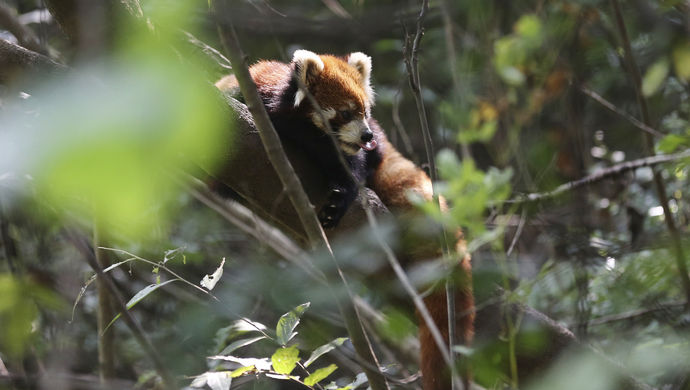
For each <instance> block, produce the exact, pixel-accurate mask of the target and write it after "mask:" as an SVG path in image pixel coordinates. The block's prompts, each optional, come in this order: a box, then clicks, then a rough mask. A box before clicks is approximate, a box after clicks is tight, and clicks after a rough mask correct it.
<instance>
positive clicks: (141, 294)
mask: <svg viewBox="0 0 690 390" xmlns="http://www.w3.org/2000/svg"><path fill="white" fill-rule="evenodd" d="M177 280H180V279H170V280H168V281H165V282H163V283H158V284H150V285H148V286H146V287H144V288H143V289H142V290H141V291H139V292H138V293H136V295H134V296H133V297H132V299H130V300H129V302H127V310H129V309H131V308H132V307H134V305H136V304H137V303H139V302H140V301H141V300H142V299H144V298H146V296H147V295H149V294H151V293H152V292H154V291H156V290H158V289H159V288H161V287H163V286H165V285H166V284H168V283H172V282H175V281H177ZM120 315H121V313H118V314H117V315H116V316H115V318H113V320H112V321H110V323H109V324H108V326H107V327H106V328H105V330H104V331H103V333H105V331H106V330H108V328H110V325H112V324H113V323H114V322H115V321H116V320H117V319H118V318H120Z"/></svg>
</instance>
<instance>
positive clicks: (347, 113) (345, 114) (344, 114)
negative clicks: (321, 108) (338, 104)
mask: <svg viewBox="0 0 690 390" xmlns="http://www.w3.org/2000/svg"><path fill="white" fill-rule="evenodd" d="M340 117H341V118H342V119H343V120H344V121H349V120H350V119H351V118H352V113H351V112H350V111H340Z"/></svg>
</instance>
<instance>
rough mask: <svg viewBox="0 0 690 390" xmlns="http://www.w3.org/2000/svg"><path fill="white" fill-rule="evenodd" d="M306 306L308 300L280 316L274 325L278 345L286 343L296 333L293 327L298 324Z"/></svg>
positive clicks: (307, 305) (307, 306)
mask: <svg viewBox="0 0 690 390" xmlns="http://www.w3.org/2000/svg"><path fill="white" fill-rule="evenodd" d="M307 308H309V302H307V303H303V304H301V305H299V306H297V307H296V308H294V309H292V310H291V311H290V312H288V313H285V314H283V316H282V317H280V320H278V325H277V326H276V334H277V337H278V342H279V343H280V345H287V343H288V341H290V340H291V339H292V338H293V337H295V335H297V333H296V332H294V330H295V327H296V326H297V324H299V319H300V317H301V316H302V314H304V312H305V311H306V310H307Z"/></svg>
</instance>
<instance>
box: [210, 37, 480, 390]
mask: <svg viewBox="0 0 690 390" xmlns="http://www.w3.org/2000/svg"><path fill="white" fill-rule="evenodd" d="M249 71H250V74H251V76H252V79H253V80H254V82H255V83H256V85H257V89H258V91H259V95H260V96H261V99H262V101H263V103H264V105H265V107H266V110H267V111H268V114H269V117H270V118H271V122H272V123H273V125H274V127H275V129H276V131H277V132H278V134H279V135H280V137H281V140H282V141H283V142H291V143H294V144H295V145H297V146H298V147H300V148H301V149H302V150H303V151H304V152H305V154H306V155H307V156H309V158H311V159H312V160H313V162H314V164H315V165H316V166H317V167H320V169H322V171H323V173H324V176H325V177H327V178H328V180H329V188H330V194H329V195H328V198H327V200H326V203H325V205H324V206H323V207H322V209H321V210H320V211H319V220H320V222H321V223H322V225H323V226H324V227H326V228H333V227H336V226H337V225H338V222H339V221H340V219H341V217H342V216H343V215H344V214H345V212H346V211H347V210H348V208H349V207H350V205H351V204H352V202H353V201H354V200H355V198H356V197H357V192H358V187H357V184H356V183H354V182H353V181H352V179H351V178H350V175H349V173H348V172H347V171H346V169H349V170H350V171H351V172H352V174H353V175H354V177H355V178H356V179H357V180H359V181H361V182H364V183H365V184H366V186H367V187H369V188H371V189H372V190H374V192H375V193H376V194H377V195H378V196H379V198H380V199H381V201H382V202H383V203H384V204H385V205H386V207H388V208H389V209H390V210H391V211H400V212H414V206H413V205H412V204H411V203H410V201H409V200H408V198H407V192H409V191H413V192H416V193H417V194H418V195H420V196H422V197H423V198H424V199H427V200H430V199H431V197H432V183H431V180H430V179H429V177H428V176H427V175H426V173H425V172H424V171H423V170H421V169H420V168H419V167H417V166H415V165H414V163H412V162H411V161H410V160H408V159H406V158H405V157H403V156H402V155H401V154H400V153H399V152H398V151H397V150H396V149H395V148H394V147H393V145H392V144H391V143H390V142H388V139H387V138H386V135H385V133H384V132H383V130H382V129H381V127H380V126H379V125H378V123H377V122H376V120H374V119H373V118H372V117H371V107H372V106H373V104H374V92H373V89H372V87H371V84H370V76H371V58H370V57H369V56H367V55H365V54H363V53H352V54H349V55H348V56H346V57H336V56H332V55H317V54H315V53H312V52H310V51H306V50H297V51H296V52H295V53H294V56H293V59H292V62H291V63H289V64H286V63H282V62H277V61H260V62H258V63H257V64H255V65H253V66H251V67H250V69H249ZM293 74H295V75H296V76H297V78H298V79H299V80H301V81H302V83H304V85H305V86H306V87H307V89H308V90H309V92H310V93H311V94H312V95H313V96H314V98H315V100H316V102H317V103H318V105H319V106H320V108H321V110H322V111H323V113H324V114H325V116H326V118H327V119H328V120H329V122H330V126H331V128H332V130H333V132H334V133H335V135H336V138H337V140H338V147H339V149H340V150H336V149H335V148H334V146H333V143H332V141H331V140H330V137H328V135H327V134H326V126H325V124H324V123H323V122H322V120H321V116H320V115H319V114H318V112H317V111H316V109H315V108H314V107H313V106H312V105H311V104H310V102H309V99H307V98H306V96H305V94H304V92H303V91H301V90H300V88H299V86H298V82H297V80H296V79H295V78H294V77H293ZM216 86H217V87H218V88H219V89H220V90H221V91H223V92H225V93H229V94H232V95H233V96H234V97H237V98H240V99H241V96H240V93H239V86H238V84H237V80H236V79H235V77H234V76H232V75H231V76H226V77H224V78H222V79H221V80H219V81H218V82H217V83H216ZM338 153H342V154H343V155H344V156H345V159H346V161H347V163H348V167H347V168H345V167H343V166H342V164H341V162H340V159H339V158H338ZM221 186H222V185H221ZM213 187H215V189H216V190H219V184H218V183H215V185H214V186H213ZM218 192H220V193H221V195H222V191H218ZM458 242H459V244H458V245H460V246H462V245H464V242H463V241H462V239H460V240H459V241H458ZM430 248H431V249H415V250H414V251H413V252H414V253H408V254H406V257H407V258H408V260H421V259H429V258H436V257H438V255H439V253H440V250H439V246H438V245H431V246H430ZM461 249H463V251H462V252H460V253H464V248H461ZM458 269H459V270H460V273H461V274H462V279H461V280H462V283H461V287H460V288H458V289H457V291H456V292H455V294H456V299H455V301H456V312H457V313H459V314H460V315H459V316H458V321H457V323H456V326H457V329H456V334H457V335H458V338H459V340H458V341H459V342H461V343H463V344H468V343H470V342H471V339H472V335H473V331H474V328H473V320H474V313H473V311H474V299H473V296H472V286H471V279H470V259H469V257H465V258H464V259H463V260H462V261H461V263H460V266H459V267H458ZM425 303H426V305H427V307H428V309H429V311H430V313H431V315H432V317H433V318H434V322H435V323H436V325H437V326H438V327H439V329H440V331H441V333H442V334H443V336H444V337H445V339H446V340H447V339H448V315H447V305H446V293H445V290H440V291H437V292H434V293H432V294H431V295H430V296H428V297H427V298H425ZM419 338H420V344H421V350H420V361H421V370H422V376H423V384H424V389H425V390H449V389H451V382H450V375H449V371H448V370H447V365H446V364H445V361H444V360H443V357H442V355H441V353H440V351H439V350H438V348H437V347H436V343H435V341H434V340H433V338H432V337H431V334H430V332H429V328H428V327H427V325H426V324H425V323H424V321H423V320H421V319H420V326H419Z"/></svg>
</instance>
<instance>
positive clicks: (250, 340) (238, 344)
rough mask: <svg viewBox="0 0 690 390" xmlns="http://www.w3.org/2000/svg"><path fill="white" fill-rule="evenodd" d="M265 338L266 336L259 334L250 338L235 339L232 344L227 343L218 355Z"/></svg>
mask: <svg viewBox="0 0 690 390" xmlns="http://www.w3.org/2000/svg"><path fill="white" fill-rule="evenodd" d="M265 338H266V336H259V337H252V338H248V339H242V340H237V341H235V342H233V343H232V344H230V345H228V346H227V347H225V349H223V351H222V352H221V353H219V355H227V354H229V353H231V352H232V351H234V350H236V349H238V348H242V347H246V346H247V345H250V344H254V343H255V342H257V341H259V340H263V339H265Z"/></svg>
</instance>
